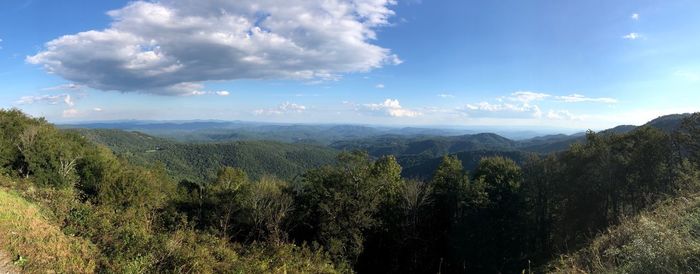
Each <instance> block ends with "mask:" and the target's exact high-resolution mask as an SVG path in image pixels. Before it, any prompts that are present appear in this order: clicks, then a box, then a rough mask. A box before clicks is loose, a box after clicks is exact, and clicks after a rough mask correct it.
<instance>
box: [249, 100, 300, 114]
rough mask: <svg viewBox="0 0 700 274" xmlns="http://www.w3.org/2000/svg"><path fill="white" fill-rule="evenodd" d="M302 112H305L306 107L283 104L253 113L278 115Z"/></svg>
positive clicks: (288, 103)
mask: <svg viewBox="0 0 700 274" xmlns="http://www.w3.org/2000/svg"><path fill="white" fill-rule="evenodd" d="M304 111H306V106H303V105H298V104H295V103H290V102H284V103H282V104H280V105H279V106H277V107H275V108H268V109H257V110H255V111H253V113H254V114H255V115H280V114H287V113H302V112H304Z"/></svg>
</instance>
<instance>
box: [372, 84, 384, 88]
mask: <svg viewBox="0 0 700 274" xmlns="http://www.w3.org/2000/svg"><path fill="white" fill-rule="evenodd" d="M374 87H375V88H384V84H377V85H376V86H374Z"/></svg>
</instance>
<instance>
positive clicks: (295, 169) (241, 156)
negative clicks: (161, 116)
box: [67, 129, 338, 182]
mask: <svg viewBox="0 0 700 274" xmlns="http://www.w3.org/2000/svg"><path fill="white" fill-rule="evenodd" d="M67 131H69V132H77V133H78V134H80V135H81V136H84V137H85V138H87V139H89V140H91V141H93V142H95V143H98V144H102V145H105V146H107V147H109V148H110V149H112V150H113V151H114V152H115V153H116V154H117V155H119V156H122V157H124V158H125V159H127V160H129V161H130V162H131V163H133V164H135V165H142V166H143V165H153V164H158V163H162V164H164V165H165V168H166V170H167V171H168V173H169V174H170V175H171V176H172V177H173V178H175V179H176V180H178V181H179V180H185V179H186V180H190V181H194V182H201V181H206V180H211V179H212V178H214V177H215V176H216V171H217V170H218V169H219V168H221V167H222V166H232V167H240V168H242V169H243V170H244V171H245V172H246V173H248V175H249V176H251V178H256V179H257V178H260V177H261V176H263V175H272V176H276V177H279V178H281V179H292V178H293V177H294V176H297V175H299V174H301V173H303V172H304V171H306V170H307V169H310V168H315V167H319V166H321V165H325V164H330V163H333V162H334V160H335V158H336V155H337V154H338V152H337V151H336V150H334V149H330V148H325V147H321V146H316V145H307V144H289V143H281V142H274V141H237V142H224V143H204V144H200V143H181V142H176V141H172V140H168V139H164V138H158V137H154V136H150V135H146V134H143V133H140V132H129V131H122V130H116V129H70V130H67Z"/></svg>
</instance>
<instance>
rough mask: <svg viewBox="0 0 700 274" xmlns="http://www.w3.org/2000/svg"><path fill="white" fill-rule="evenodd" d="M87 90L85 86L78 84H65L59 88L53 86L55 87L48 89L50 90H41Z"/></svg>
mask: <svg viewBox="0 0 700 274" xmlns="http://www.w3.org/2000/svg"><path fill="white" fill-rule="evenodd" d="M83 89H85V86H84V85H80V84H76V83H68V84H63V85H58V86H53V87H48V88H43V89H41V90H44V91H54V90H61V91H82V90H83Z"/></svg>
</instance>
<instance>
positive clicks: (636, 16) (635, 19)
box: [630, 13, 639, 21]
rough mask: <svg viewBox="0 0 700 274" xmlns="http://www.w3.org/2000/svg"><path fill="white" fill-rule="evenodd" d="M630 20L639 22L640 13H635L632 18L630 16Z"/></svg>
mask: <svg viewBox="0 0 700 274" xmlns="http://www.w3.org/2000/svg"><path fill="white" fill-rule="evenodd" d="M630 18H632V20H634V21H637V20H639V13H633V14H632V16H630Z"/></svg>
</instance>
